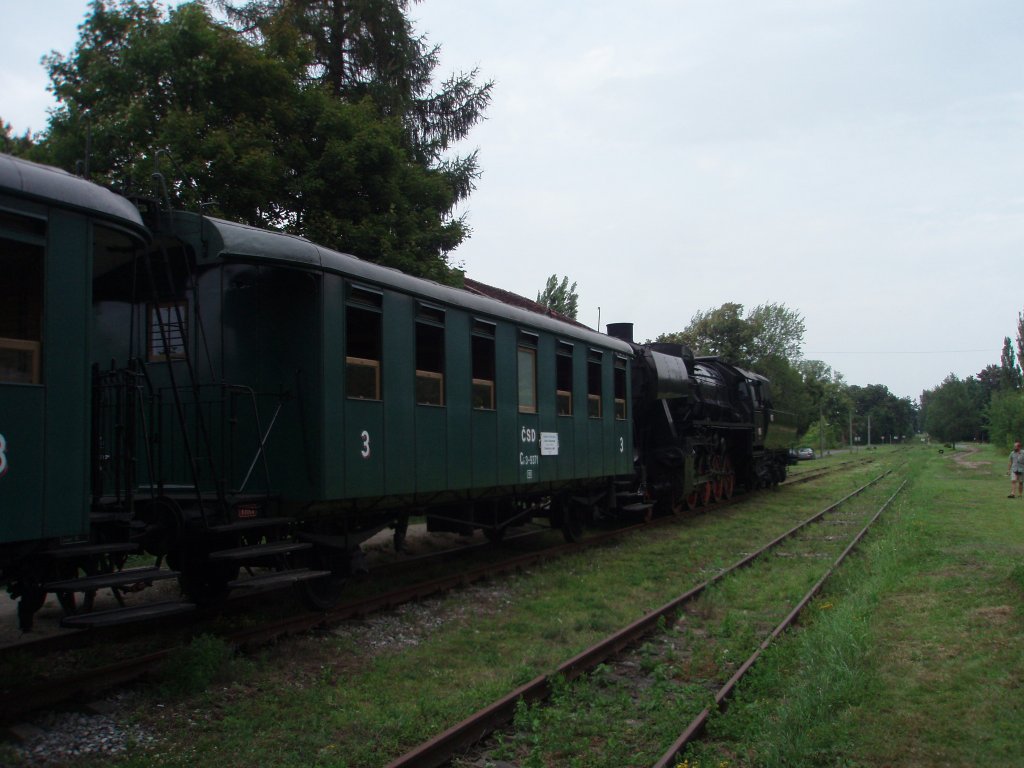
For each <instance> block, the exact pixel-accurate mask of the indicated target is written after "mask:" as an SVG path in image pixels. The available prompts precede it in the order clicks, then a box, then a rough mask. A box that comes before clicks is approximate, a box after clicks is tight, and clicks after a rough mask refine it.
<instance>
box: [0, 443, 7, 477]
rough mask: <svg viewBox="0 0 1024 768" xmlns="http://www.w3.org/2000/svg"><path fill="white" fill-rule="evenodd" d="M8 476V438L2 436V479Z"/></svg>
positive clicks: (0, 471) (0, 461) (0, 475)
mask: <svg viewBox="0 0 1024 768" xmlns="http://www.w3.org/2000/svg"><path fill="white" fill-rule="evenodd" d="M6 474H7V438H5V437H4V436H3V435H0V477H3V476H4V475H6Z"/></svg>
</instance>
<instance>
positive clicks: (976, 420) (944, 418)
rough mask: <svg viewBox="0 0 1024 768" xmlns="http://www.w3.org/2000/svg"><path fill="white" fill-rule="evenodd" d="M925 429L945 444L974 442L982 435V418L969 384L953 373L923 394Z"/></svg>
mask: <svg viewBox="0 0 1024 768" xmlns="http://www.w3.org/2000/svg"><path fill="white" fill-rule="evenodd" d="M921 406H922V410H923V412H924V428H925V430H926V431H927V432H928V433H929V434H931V435H932V436H933V437H935V438H937V439H939V440H942V441H944V442H951V443H955V442H956V441H957V440H970V439H973V438H975V437H977V436H978V433H979V431H980V427H981V419H982V415H981V414H980V413H978V412H977V411H976V410H974V408H973V407H972V406H973V404H972V402H971V398H970V395H969V393H968V390H967V385H966V384H965V383H964V381H962V380H961V379H958V378H957V377H956V376H955V375H954V374H952V373H951V374H949V376H947V377H946V378H945V379H943V380H942V383H941V384H940V385H939V386H937V387H936V388H935V389H932V390H926V391H925V392H923V393H922V394H921Z"/></svg>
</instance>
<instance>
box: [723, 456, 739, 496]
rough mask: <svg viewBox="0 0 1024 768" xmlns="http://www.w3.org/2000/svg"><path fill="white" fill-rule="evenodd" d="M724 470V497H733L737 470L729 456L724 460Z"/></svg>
mask: <svg viewBox="0 0 1024 768" xmlns="http://www.w3.org/2000/svg"><path fill="white" fill-rule="evenodd" d="M722 472H723V474H722V497H723V498H726V499H731V498H732V494H733V493H734V492H735V490H736V470H735V469H734V468H733V466H732V460H731V459H730V458H729V457H728V456H726V457H725V459H724V460H723V461H722Z"/></svg>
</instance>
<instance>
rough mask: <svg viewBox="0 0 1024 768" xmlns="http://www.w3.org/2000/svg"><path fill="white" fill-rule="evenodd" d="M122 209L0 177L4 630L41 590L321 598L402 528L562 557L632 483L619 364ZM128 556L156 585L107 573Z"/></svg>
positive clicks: (331, 258)
mask: <svg viewBox="0 0 1024 768" xmlns="http://www.w3.org/2000/svg"><path fill="white" fill-rule="evenodd" d="M138 205H139V209H137V208H136V207H135V206H134V205H133V204H132V203H130V202H129V201H127V200H126V199H124V198H122V197H119V196H117V195H115V194H113V193H111V192H109V191H107V190H105V189H102V188H100V187H98V186H96V185H93V184H90V183H89V182H86V181H84V180H82V179H79V178H76V177H74V176H71V175H69V174H66V173H63V172H60V171H56V170H54V169H51V168H46V167H43V166H39V165H36V164H32V163H29V162H25V161H22V160H17V159H14V158H9V157H4V158H2V160H0V237H2V242H3V247H4V250H3V256H2V258H3V264H2V268H3V270H4V272H5V273H6V276H5V280H4V282H3V286H4V288H3V289H2V290H4V297H3V299H4V301H3V310H2V312H3V314H0V366H2V367H0V435H3V438H2V439H3V446H4V452H3V454H0V455H2V456H3V461H4V463H3V465H2V469H3V474H2V476H0V547H2V549H0V551H2V560H0V566H2V567H3V577H4V580H5V582H7V583H8V585H9V588H10V589H11V590H12V592H13V593H14V594H15V595H20V596H24V597H25V598H26V599H24V600H23V601H22V603H23V607H24V608H25V610H24V611H23V617H22V620H23V623H26V621H30V616H31V613H32V612H33V611H34V610H35V607H37V606H38V604H39V603H40V602H41V600H42V597H43V596H45V594H46V593H47V592H56V593H58V594H59V595H60V596H61V597H62V599H64V600H65V601H66V603H67V607H69V608H74V607H75V604H74V601H73V599H72V596H73V595H74V593H76V592H84V593H86V594H91V593H92V592H93V591H94V590H95V588H96V585H97V583H101V584H102V586H114V587H118V586H122V585H124V584H128V583H133V582H132V580H133V579H134V581H148V580H152V579H154V578H159V577H161V576H167V575H178V576H179V578H180V579H181V581H182V585H183V587H184V589H185V591H186V593H188V594H189V595H190V596H191V597H192V598H194V599H195V600H197V601H202V600H206V599H211V598H216V597H219V596H222V595H223V594H224V592H225V591H226V590H227V589H229V588H231V587H245V586H257V585H260V584H270V583H293V582H296V583H297V582H304V585H305V587H306V591H307V594H308V595H309V596H310V597H311V598H312V599H313V600H314V601H315V602H318V603H319V602H322V601H323V600H325V599H329V598H330V597H331V595H332V593H333V586H334V584H333V582H334V578H335V577H338V576H339V575H341V574H344V573H347V572H348V571H349V570H351V569H353V568H358V567H359V566H360V562H359V558H360V550H359V544H360V543H361V542H363V541H364V540H365V539H367V538H368V537H370V536H372V535H374V534H375V533H377V532H378V531H380V530H382V529H384V528H386V527H388V526H393V527H396V529H397V530H398V532H399V533H400V532H401V530H402V528H403V526H404V524H405V521H406V520H407V519H408V516H409V515H410V514H422V515H425V516H426V517H427V520H428V523H429V527H430V528H432V529H434V530H459V531H471V530H473V529H476V528H483V529H484V530H485V531H486V532H487V533H488V535H490V536H491V537H500V536H501V534H502V533H503V531H504V530H505V528H506V527H507V526H508V525H511V524H516V523H520V522H525V521H527V520H530V519H533V518H536V517H540V518H546V519H549V520H550V521H551V522H552V524H554V525H557V526H559V527H562V528H563V530H565V531H566V535H567V536H569V537H570V538H571V537H575V536H578V535H579V534H580V529H581V525H582V523H583V520H584V517H585V516H586V514H588V511H589V510H590V509H591V507H592V504H593V501H594V500H595V499H598V498H601V497H605V498H608V489H609V483H610V480H609V479H610V478H611V477H613V476H615V475H622V474H625V475H628V474H630V473H632V471H633V460H634V454H633V445H632V430H631V425H630V420H629V419H630V415H629V410H630V381H629V375H628V361H629V358H630V357H631V355H632V350H631V349H630V347H629V345H627V344H625V343H623V342H621V341H618V340H616V339H612V338H610V337H607V336H604V335H602V334H599V333H596V332H594V331H591V330H590V329H587V328H585V327H583V326H580V325H577V324H573V323H570V322H563V321H560V320H558V319H554V318H551V317H547V316H544V315H542V314H538V313H536V312H530V311H527V310H524V309H521V308H518V307H514V306H510V305H508V304H505V303H502V302H500V301H496V300H494V299H491V298H488V297H486V296H481V295H476V294H473V293H470V292H467V291H464V290H460V289H456V288H451V287H447V286H442V285H438V284H435V283H432V282H429V281H425V280H420V279H417V278H413V277H410V276H408V275H404V274H402V273H399V272H396V271H394V270H390V269H386V268H383V267H379V266H376V265H373V264H369V263H367V262H363V261H361V260H359V259H357V258H354V257H352V256H348V255H345V254H341V253H337V252H333V251H330V250H327V249H324V248H321V247H319V246H316V245H314V244H313V243H310V242H308V241H306V240H304V239H301V238H298V237H293V236H289V235H284V234H280V233H274V232H268V231H264V230H259V229H256V228H252V227H247V226H244V225H239V224H233V223H229V222H226V221H220V220H216V219H211V218H207V217H203V216H200V215H197V214H190V213H182V212H175V213H170V212H167V211H162V210H159V208H158V207H157V206H155V205H153V204H152V203H139V204H138ZM139 210H141V211H142V213H141V215H140V213H139ZM12 276H13V279H12ZM137 551H138V552H148V553H150V554H152V555H155V556H157V557H158V558H160V560H158V562H157V565H156V567H154V568H150V569H132V571H131V572H129V573H126V574H124V575H119V574H121V571H122V568H123V566H124V563H125V558H126V557H127V555H128V554H130V553H134V552H137ZM164 558H166V562H167V563H168V564H169V565H170V566H171V567H172V568H173V569H175V570H173V571H168V570H167V569H166V568H164V569H162V570H160V569H159V566H160V565H161V561H162V560H163V559H164ZM247 566H262V567H263V568H264V572H263V575H262V576H261V577H260V578H256V579H248V580H237V579H236V577H237V575H238V573H239V570H240V568H241V567H247ZM157 570H160V573H159V574H158V573H157ZM83 577H84V579H83ZM97 577H103V579H104V580H103V581H102V582H97V581H96V578H97Z"/></svg>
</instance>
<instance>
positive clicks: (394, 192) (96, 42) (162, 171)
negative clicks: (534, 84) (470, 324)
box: [0, 0, 493, 284]
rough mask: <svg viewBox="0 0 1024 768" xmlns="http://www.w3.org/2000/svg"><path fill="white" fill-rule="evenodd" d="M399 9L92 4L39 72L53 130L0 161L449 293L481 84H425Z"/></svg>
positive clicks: (469, 184)
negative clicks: (464, 144) (340, 255)
mask: <svg viewBox="0 0 1024 768" xmlns="http://www.w3.org/2000/svg"><path fill="white" fill-rule="evenodd" d="M409 5H410V2H409V0H250V1H249V2H230V1H229V0H219V1H218V6H219V8H220V10H221V11H222V19H223V20H221V19H216V18H214V16H213V15H212V13H211V11H210V9H209V8H208V7H207V5H206V4H205V3H204V2H202V0H197V1H196V2H190V3H185V4H183V5H179V6H177V7H176V8H173V9H170V10H167V9H165V8H164V7H162V6H161V5H160V3H158V2H157V0H114V1H110V2H107V1H105V0H93V2H92V3H91V5H90V10H89V12H88V14H87V16H86V18H85V21H84V22H83V23H82V25H81V26H80V27H79V37H78V42H77V43H76V45H75V47H74V49H73V50H72V51H71V52H70V53H67V54H65V53H60V52H56V51H54V52H52V53H51V54H49V55H48V56H46V57H44V59H43V63H44V65H45V66H46V68H47V70H48V73H49V78H50V86H49V88H50V90H51V91H52V92H53V93H54V95H55V96H56V97H57V102H58V103H57V107H56V108H55V109H54V110H52V111H51V114H50V118H49V121H48V125H47V126H46V129H45V130H44V131H42V132H41V133H39V134H37V135H30V134H28V133H27V132H26V133H25V134H24V135H21V136H15V135H12V131H11V127H10V125H9V124H5V123H4V122H3V120H0V127H2V130H0V150H3V151H4V152H8V153H12V154H17V155H20V156H23V157H27V158H29V159H32V160H37V161H39V162H45V163H49V164H52V165H56V166H58V167H62V168H64V169H66V170H69V171H75V170H76V169H77V170H78V172H80V173H82V174H83V175H85V176H87V177H89V178H92V179H93V180H95V181H98V182H100V183H104V184H107V185H109V186H113V187H115V188H120V189H121V190H122V191H125V192H127V193H131V194H141V195H150V196H154V197H160V198H165V199H167V200H168V201H169V202H170V203H171V204H172V205H175V206H176V207H182V208H191V209H193V210H195V209H198V208H200V207H201V208H202V210H204V211H206V212H207V213H209V214H211V215H215V216H220V217H223V218H227V219H231V220H234V221H240V222H245V223H248V224H252V225H254V226H260V227H267V228H272V229H278V230H282V231H286V232H291V233H294V234H300V235H303V236H305V237H308V238H309V239H311V240H314V241H316V242H318V243H322V244H324V245H326V246H328V247H330V248H334V249H336V250H340V251H346V252H349V253H353V254H356V255H358V256H360V257H363V258H366V259H368V260H371V261H376V262H378V263H381V264H385V265H387V266H391V267H395V268H398V269H401V270H403V271H405V272H408V273H411V274H416V275H420V276H423V277H428V278H432V279H435V280H439V281H442V282H447V283H455V284H458V282H459V281H460V280H461V273H460V272H459V270H457V269H456V268H454V266H453V265H452V264H451V263H449V258H448V257H449V254H450V253H451V252H452V251H453V250H454V249H455V248H456V247H457V246H458V245H459V244H460V243H461V242H462V241H463V240H464V239H465V238H466V237H467V236H468V235H469V227H468V225H467V223H466V221H465V220H464V218H463V217H461V216H456V215H455V214H454V210H455V207H456V205H457V204H458V203H459V202H460V201H463V200H465V199H466V198H467V197H468V195H469V194H470V193H471V191H472V190H473V188H474V184H475V181H476V179H477V178H478V176H479V168H478V164H477V156H476V153H475V152H474V153H470V154H468V155H461V156H460V155H457V154H454V153H453V151H452V150H453V147H454V145H455V144H456V142H458V141H459V140H461V139H463V138H465V137H466V136H467V135H468V133H469V131H470V129H471V128H472V127H473V126H474V125H475V124H476V123H477V122H478V121H479V120H481V119H482V118H483V115H484V111H485V110H486V108H487V106H488V104H489V103H490V100H491V90H492V86H493V84H492V83H491V82H489V81H487V82H481V81H480V77H479V73H478V71H476V70H473V71H471V72H461V73H456V74H452V75H450V76H448V77H447V78H446V79H444V80H443V81H442V82H440V83H436V82H435V70H436V68H437V66H438V62H439V53H440V49H439V47H438V46H436V45H432V44H430V43H429V42H428V41H427V39H426V38H425V37H424V36H422V35H418V34H417V33H416V32H415V30H414V29H413V26H412V24H411V22H410V21H409V19H408V17H407V15H406V14H407V11H408V8H409Z"/></svg>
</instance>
